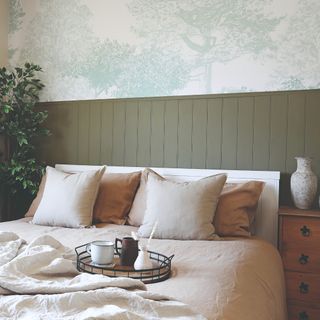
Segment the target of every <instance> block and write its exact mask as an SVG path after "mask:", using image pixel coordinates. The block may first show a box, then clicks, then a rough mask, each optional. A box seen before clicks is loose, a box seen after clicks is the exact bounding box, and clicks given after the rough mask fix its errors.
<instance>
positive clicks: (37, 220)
mask: <svg viewBox="0 0 320 320" xmlns="http://www.w3.org/2000/svg"><path fill="white" fill-rule="evenodd" d="M104 171H105V167H102V168H101V169H99V170H91V171H85V172H81V173H75V174H69V173H65V172H62V171H59V170H56V169H54V168H51V167H47V168H46V182H45V187H44V192H43V196H42V199H41V202H40V204H39V207H38V209H37V210H36V213H35V215H34V217H33V220H32V222H33V223H34V224H40V225H49V226H61V227H70V228H79V227H85V226H90V225H91V224H92V211H93V206H94V202H95V200H96V197H97V193H98V189H99V183H100V179H101V177H102V175H103V173H104Z"/></svg>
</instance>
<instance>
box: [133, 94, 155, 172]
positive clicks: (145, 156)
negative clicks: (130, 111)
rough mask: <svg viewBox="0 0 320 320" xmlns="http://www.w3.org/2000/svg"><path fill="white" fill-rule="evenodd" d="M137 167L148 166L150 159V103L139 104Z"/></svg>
mask: <svg viewBox="0 0 320 320" xmlns="http://www.w3.org/2000/svg"><path fill="white" fill-rule="evenodd" d="M138 111H139V113H138V114H139V117H138V118H139V123H138V150H137V152H138V153H137V165H138V166H144V165H150V158H151V139H150V136H151V111H152V109H151V101H148V100H144V101H141V102H140V103H139V109H138Z"/></svg>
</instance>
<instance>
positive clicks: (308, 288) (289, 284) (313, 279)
mask: <svg viewBox="0 0 320 320" xmlns="http://www.w3.org/2000/svg"><path fill="white" fill-rule="evenodd" d="M285 277H286V288H287V299H288V300H295V301H303V302H307V303H308V302H309V303H319V301H320V275H315V274H311V273H299V272H290V271H286V272H285Z"/></svg>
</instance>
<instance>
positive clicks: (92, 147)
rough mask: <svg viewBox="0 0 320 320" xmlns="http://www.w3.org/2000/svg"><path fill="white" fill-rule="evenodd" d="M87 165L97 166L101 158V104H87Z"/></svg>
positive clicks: (98, 102)
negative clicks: (88, 111)
mask: <svg viewBox="0 0 320 320" xmlns="http://www.w3.org/2000/svg"><path fill="white" fill-rule="evenodd" d="M88 105H89V110H90V113H89V119H88V121H89V128H90V129H89V163H90V164H99V163H100V157H101V150H100V149H101V126H102V123H101V102H100V101H97V102H90V103H89V104H88Z"/></svg>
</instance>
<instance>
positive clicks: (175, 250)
mask: <svg viewBox="0 0 320 320" xmlns="http://www.w3.org/2000/svg"><path fill="white" fill-rule="evenodd" d="M56 168H57V169H59V170H63V171H67V172H81V171H86V170H90V169H93V168H94V166H79V165H56ZM139 169H141V168H135V167H134V168H133V167H108V172H119V173H126V172H134V171H137V170H139ZM154 170H156V171H157V172H158V173H160V174H161V175H163V176H164V177H167V178H170V179H174V180H178V181H189V180H198V179H200V178H203V177H206V176H209V175H213V174H218V173H221V172H226V173H227V174H228V182H240V181H248V180H260V181H264V182H265V187H264V191H263V192H262V194H261V197H260V200H259V205H258V209H257V214H256V219H255V225H254V236H253V237H251V238H239V237H238V238H221V239H219V240H217V241H205V240H197V241H194V240H164V239H153V240H152V241H151V245H150V248H151V249H152V250H154V251H158V252H161V253H163V254H165V255H168V256H170V255H172V254H174V255H175V256H174V259H173V261H172V276H171V278H170V279H168V280H166V281H164V282H159V283H154V284H149V285H147V290H148V292H151V293H154V294H159V295H166V296H170V297H172V298H173V299H174V300H178V301H181V302H183V303H185V304H187V305H188V306H190V307H191V309H192V310H194V311H195V312H196V313H198V314H201V315H203V316H205V317H206V318H207V319H214V320H218V319H219V320H221V319H226V320H228V319H230V320H233V319H237V320H242V319H246V320H250V319H252V320H256V319H259V320H264V319H266V320H267V319H269V320H270V319H274V320H285V319H286V317H287V315H286V302H285V286H284V276H283V268H282V262H281V259H280V257H279V254H278V251H277V249H276V247H277V230H278V227H277V221H278V218H277V213H278V195H279V173H278V172H266V171H237V170H198V169H170V168H154ZM29 221H30V218H23V219H20V220H17V221H9V222H4V223H1V224H0V231H6V232H8V231H9V232H10V231H12V232H15V233H16V234H17V235H18V236H20V237H21V238H23V239H25V240H26V241H27V242H30V241H32V240H33V239H35V238H37V237H39V236H41V235H50V236H52V237H53V238H55V239H57V240H59V241H60V242H61V243H62V244H63V245H65V246H68V247H70V248H74V247H75V246H77V245H80V244H83V243H87V242H91V241H93V240H99V239H101V240H111V241H114V239H115V238H116V237H118V238H121V237H124V236H128V235H130V234H131V232H132V231H137V228H136V227H133V226H128V225H115V224H99V225H97V226H96V227H95V228H87V229H69V228H62V227H49V226H39V225H34V224H30V223H29ZM177 318H178V317H177Z"/></svg>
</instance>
